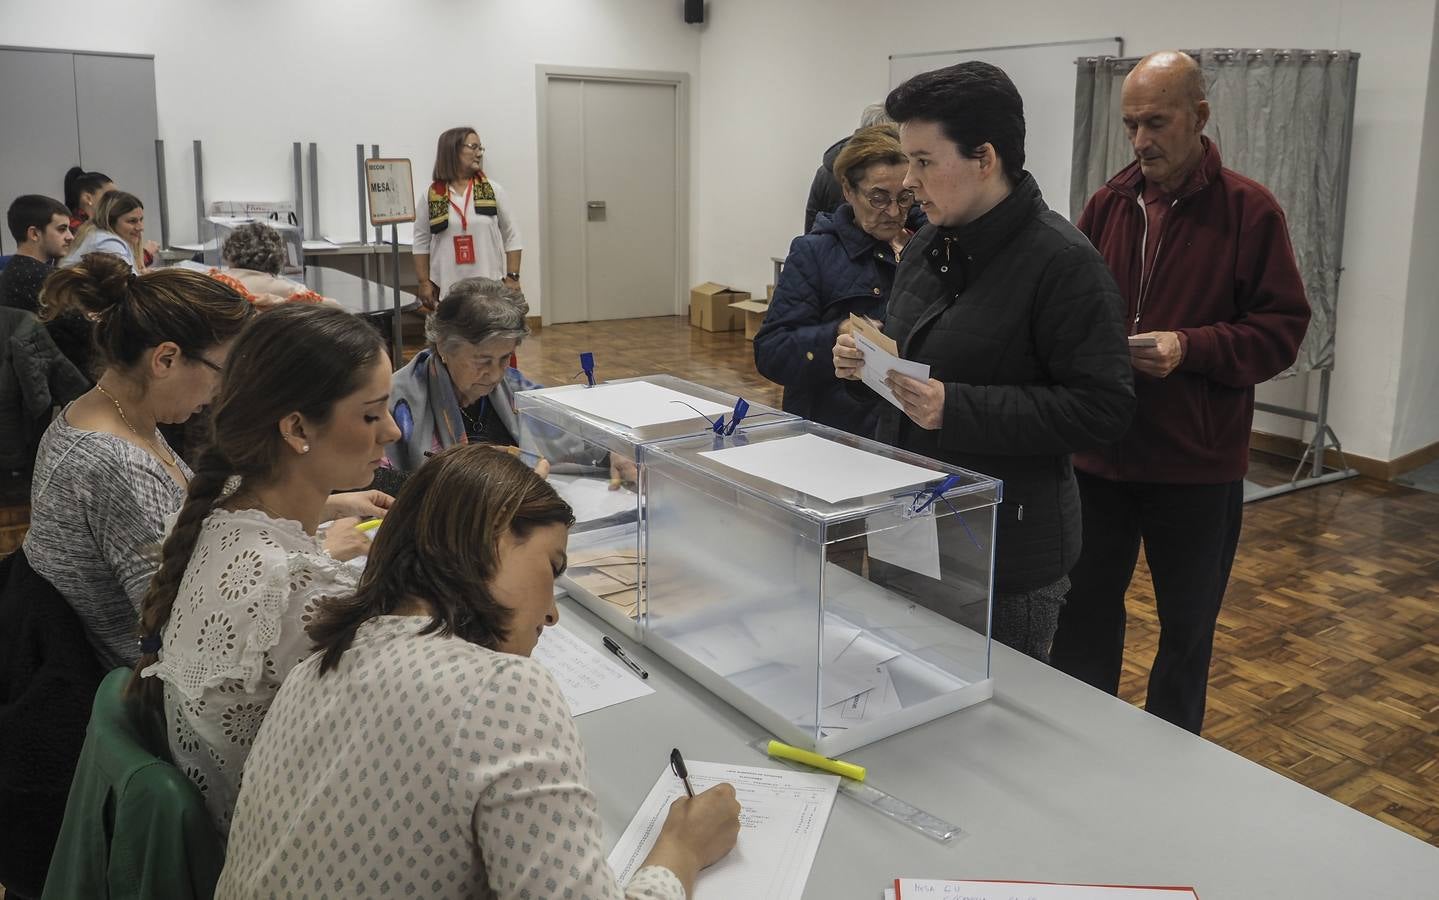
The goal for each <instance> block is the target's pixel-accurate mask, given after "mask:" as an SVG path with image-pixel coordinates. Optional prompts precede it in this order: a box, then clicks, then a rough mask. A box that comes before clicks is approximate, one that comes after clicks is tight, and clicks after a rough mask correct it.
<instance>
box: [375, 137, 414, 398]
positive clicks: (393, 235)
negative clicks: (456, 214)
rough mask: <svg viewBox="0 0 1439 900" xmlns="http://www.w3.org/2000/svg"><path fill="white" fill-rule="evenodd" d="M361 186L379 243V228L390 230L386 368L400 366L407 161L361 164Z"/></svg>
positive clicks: (409, 179)
mask: <svg viewBox="0 0 1439 900" xmlns="http://www.w3.org/2000/svg"><path fill="white" fill-rule="evenodd" d="M365 185H366V188H367V192H368V195H369V198H370V224H371V225H373V226H374V227H375V235H376V237H379V238H381V240H383V237H382V236H383V234H384V232H383V230H382V229H381V227H380V226H382V225H389V226H390V283H391V285H392V286H393V287H394V312H393V313H392V315H391V317H390V341H391V344H392V349H391V351H390V364H391V365H392V366H394V368H396V369H398V368H400V366H402V365H404V363H405V360H404V354H405V339H404V335H403V333H402V330H401V328H400V225H399V223H401V222H413V221H415V187H414V178H413V176H412V174H411V169H410V161H409V160H408V159H380V158H375V157H372V158H370V159H367V160H365Z"/></svg>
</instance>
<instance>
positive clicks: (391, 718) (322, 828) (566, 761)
mask: <svg viewBox="0 0 1439 900" xmlns="http://www.w3.org/2000/svg"><path fill="white" fill-rule="evenodd" d="M573 522H574V516H573V514H572V512H571V511H570V507H569V505H568V504H566V503H565V502H564V501H563V500H562V499H560V497H559V495H558V494H556V493H555V491H554V489H553V488H552V487H550V485H549V484H548V483H546V482H545V481H544V480H543V479H541V478H540V477H539V476H538V475H536V474H535V473H534V472H533V471H531V470H530V469H529V468H528V467H526V466H525V465H524V464H523V463H522V462H520V461H518V460H516V459H514V458H513V457H511V456H509V455H508V454H505V453H502V452H498V451H496V450H493V449H491V448H488V447H485V446H483V445H474V444H470V445H463V446H457V447H453V448H451V449H449V450H446V451H444V452H443V453H440V454H438V455H437V456H435V457H434V458H432V459H431V460H430V461H429V462H428V463H426V464H425V465H424V466H422V467H421V468H420V469H419V471H418V472H416V474H415V475H414V476H412V477H411V478H410V480H409V481H408V482H407V483H406V485H405V487H404V488H403V489H402V490H401V492H400V495H399V497H398V498H397V499H396V501H395V505H394V507H393V509H391V511H390V514H389V516H387V517H386V520H385V524H384V526H383V527H382V528H381V529H380V531H379V534H378V536H377V537H376V539H375V544H374V547H373V548H372V550H371V553H370V558H369V564H368V566H367V567H366V569H365V574H364V576H363V577H362V578H361V580H360V586H359V590H358V591H357V592H356V593H355V594H354V595H353V596H352V597H349V598H344V599H341V598H327V599H325V600H324V601H322V602H321V604H320V608H319V610H318V612H317V614H316V616H315V619H314V621H313V622H312V623H311V625H310V629H309V630H310V634H311V636H312V637H314V639H315V643H316V646H317V648H318V650H319V651H320V652H317V653H316V654H315V655H313V656H311V657H310V658H309V659H307V660H305V661H304V662H303V663H301V664H300V665H299V666H297V667H296V668H295V669H294V670H293V671H292V672H291V673H290V676H289V677H288V678H287V679H286V680H285V683H284V685H283V686H282V687H281V689H280V693H279V696H278V697H276V698H275V702H274V704H273V706H272V707H271V710H270V714H269V716H268V717H267V718H266V720H265V725H264V727H263V728H262V729H261V731H260V735H259V738H258V739H257V740H256V743H255V747H254V750H253V752H252V753H251V754H250V757H249V761H248V762H247V763H246V766H245V786H244V789H243V790H242V791H241V794H240V801H239V806H238V808H237V809H236V812H235V819H234V824H233V826H232V827H231V830H230V844H229V850H228V856H227V859H226V863H225V870H224V872H223V873H222V874H221V876H220V884H219V887H218V889H217V890H216V897H217V898H221V900H227V898H259V897H270V896H279V895H282V894H285V893H286V892H293V893H295V894H297V895H303V896H305V897H309V898H325V897H336V898H340V897H345V898H348V897H354V896H359V895H360V894H361V893H364V894H365V895H366V896H379V895H382V894H388V895H392V896H397V897H400V896H403V897H409V896H422V897H427V898H431V900H444V898H456V900H458V898H462V897H463V898H503V900H518V898H525V897H531V898H540V897H568V898H573V900H617V898H620V897H625V898H641V897H645V898H664V900H682V898H684V897H686V896H688V895H689V894H690V893H691V892H692V890H693V887H694V879H695V876H696V873H697V872H698V871H699V870H700V869H702V868H704V867H705V866H707V865H709V864H711V863H713V862H715V861H717V860H719V859H720V858H721V857H723V856H724V855H725V854H726V853H728V852H729V851H730V849H731V848H732V847H733V846H734V844H735V840H736V838H737V836H738V834H739V804H738V803H737V802H736V801H735V794H734V789H733V788H732V787H731V786H730V785H727V784H721V785H717V786H715V787H713V788H710V789H709V790H707V791H705V792H703V793H701V794H698V795H696V796H695V797H693V798H692V799H680V800H678V801H676V803H675V804H674V805H673V806H672V807H671V808H670V814H669V817H668V818H667V819H666V821H665V824H664V826H663V828H662V830H661V832H660V835H659V838H658V840H657V841H656V843H655V846H654V849H653V851H652V852H651V853H650V855H649V857H648V858H647V859H646V860H645V865H644V867H643V868H641V869H640V870H639V871H638V872H637V873H636V874H635V876H634V878H633V879H632V880H631V881H630V883H629V885H628V886H627V887H625V888H621V887H619V885H617V884H616V882H615V876H614V873H613V872H612V871H611V870H610V868H609V866H608V864H607V863H606V862H605V845H604V840H603V837H602V834H601V828H600V821H599V813H598V809H597V806H596V801H595V795H594V793H593V792H592V791H591V790H590V788H589V779H588V772H587V768H588V767H587V764H586V761H585V755H584V749H583V747H582V746H581V744H580V739H579V733H578V730H577V729H576V728H575V725H574V720H573V719H572V718H571V717H570V712H569V708H568V707H567V706H566V704H565V700H564V697H563V695H562V694H561V693H560V689H559V685H558V684H557V683H556V682H555V680H554V678H553V677H552V676H551V675H550V674H549V672H548V671H547V670H546V669H545V668H544V667H543V666H542V665H540V664H539V663H537V662H535V661H534V660H532V659H530V658H529V655H530V651H531V650H533V649H534V647H535V644H536V642H538V641H539V638H540V634H541V632H543V631H544V629H545V627H546V626H548V625H553V624H554V623H555V621H556V620H557V619H558V617H559V611H558V610H557V609H556V607H555V601H554V593H553V587H554V579H555V576H556V575H558V574H559V573H560V572H562V571H563V570H564V567H565V544H566V540H567V537H568V530H569V526H570V525H572V524H573Z"/></svg>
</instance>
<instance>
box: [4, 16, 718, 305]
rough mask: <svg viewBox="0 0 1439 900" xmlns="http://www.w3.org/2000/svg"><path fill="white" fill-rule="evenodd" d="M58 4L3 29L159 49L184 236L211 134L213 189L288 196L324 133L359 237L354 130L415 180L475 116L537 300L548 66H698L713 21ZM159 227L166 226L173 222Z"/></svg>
mask: <svg viewBox="0 0 1439 900" xmlns="http://www.w3.org/2000/svg"><path fill="white" fill-rule="evenodd" d="M57 9H58V8H55V7H52V6H50V5H47V4H43V3H10V2H6V3H3V4H0V43H5V44H18V45H30V46H45V47H62V48H66V49H76V50H108V51H120V52H131V53H151V54H154V56H155V92H156V100H157V102H158V105H159V114H160V137H161V138H163V139H164V140H165V149H166V157H167V159H166V173H167V182H168V188H169V194H170V198H169V201H170V202H169V207H170V212H171V241H172V242H176V241H183V240H188V239H193V237H194V235H195V225H194V212H193V210H194V172H193V168H192V165H191V159H192V156H191V142H192V141H193V140H195V139H197V138H198V139H200V140H202V141H203V142H204V169H205V192H206V195H207V197H208V198H209V199H290V198H291V197H292V195H293V193H294V190H293V175H292V174H291V164H290V160H291V154H292V151H291V145H292V144H293V142H295V141H303V142H305V143H306V144H308V143H309V142H310V141H315V142H317V143H318V144H319V153H320V169H321V178H320V181H321V187H322V198H321V204H320V205H321V218H320V224H321V229H322V231H323V232H324V233H325V234H330V235H337V236H339V237H342V238H346V239H350V240H353V239H355V238H356V237H357V234H356V232H357V230H358V221H357V220H358V215H357V209H356V196H355V192H356V187H355V144H357V143H361V142H363V143H364V144H365V145H366V150H367V152H368V146H369V145H370V144H372V143H378V144H379V145H380V149H381V152H382V153H384V154H385V155H387V156H401V157H409V158H411V159H412V160H413V161H414V168H415V180H416V182H417V184H416V189H417V190H418V189H419V186H420V183H421V182H423V181H428V179H429V174H430V167H431V165H432V163H433V161H434V153H435V139H436V138H437V137H438V136H439V133H440V132H441V131H443V130H444V129H446V128H449V127H451V126H453V125H459V124H470V125H474V126H475V127H476V128H478V129H479V131H480V137H481V139H482V140H483V142H484V144H485V150H486V153H485V168H486V171H487V173H488V174H490V175H491V176H492V177H494V179H495V180H496V181H498V182H499V183H501V184H502V185H503V186H504V187H505V188H506V190H507V191H508V192H509V194H510V198H511V200H512V202H513V203H514V205H515V207H516V211H517V218H518V220H519V223H520V227H521V229H522V232H523V234H524V238H525V246H526V250H525V254H524V275H525V277H524V281H525V288H526V293H527V295H528V297H529V299H530V302H531V305H532V306H533V307H534V309H535V311H536V312H537V311H538V309H539V307H540V305H541V303H542V298H541V297H540V292H539V288H540V277H539V276H540V263H541V254H542V251H543V248H542V247H541V246H540V243H541V242H540V238H541V237H542V234H541V230H540V225H541V223H540V217H539V181H538V179H539V168H538V149H537V123H536V112H535V66H536V65H537V64H539V63H554V64H562V65H572V66H593V67H604V68H627V69H644V70H652V71H675V72H686V73H689V74H690V75H691V77H692V78H693V77H694V75H695V74H696V73H697V71H698V62H699V30H698V29H696V28H695V27H694V26H689V25H685V24H684V21H683V18H682V16H681V14H680V5H679V4H678V3H677V2H670V0H510V2H503V0H246V2H243V3H238V2H233V0H143V2H135V0H103V2H101V0H70V2H68V3H66V4H65V6H64V10H63V12H62V11H57ZM69 23H97V24H95V25H94V26H93V27H92V26H90V25H86V26H84V27H76V26H74V25H72V24H69ZM692 120H693V113H692ZM306 153H307V154H308V148H307V149H306ZM307 159H308V157H307ZM307 164H308V163H307ZM61 174H63V173H62V172H61V171H58V170H57V172H56V182H57V184H58V182H59V180H60V175H61ZM307 191H308V189H307ZM145 199H146V200H147V203H150V204H151V205H152V206H153V198H145ZM305 202H306V204H307V205H308V203H309V197H308V193H307V196H306V200H305ZM150 229H152V230H153V231H154V232H155V233H154V235H153V236H154V237H156V238H158V236H159V224H158V221H156V222H154V223H153V224H151V225H150ZM691 234H693V226H691ZM407 235H408V229H406V228H403V227H402V232H401V237H402V239H403V238H405V237H407ZM387 236H388V232H387ZM691 253H693V247H692V248H691Z"/></svg>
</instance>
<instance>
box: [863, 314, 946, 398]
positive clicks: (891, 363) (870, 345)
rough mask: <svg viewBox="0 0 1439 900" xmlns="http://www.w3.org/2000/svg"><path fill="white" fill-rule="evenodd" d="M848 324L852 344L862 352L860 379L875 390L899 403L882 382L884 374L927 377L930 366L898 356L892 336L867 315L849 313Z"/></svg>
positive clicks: (924, 379)
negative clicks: (852, 339)
mask: <svg viewBox="0 0 1439 900" xmlns="http://www.w3.org/2000/svg"><path fill="white" fill-rule="evenodd" d="M849 325H850V332H849V333H850V336H851V337H853V338H854V344H855V346H856V347H858V348H859V351H860V352H861V353H863V354H864V368H862V369H860V372H859V377H860V380H861V381H863V382H864V383H865V384H867V385H869V386H870V388H871V389H872V390H873V391H874V392H875V393H876V394H879V395H880V396H881V397H883V398H884V399H886V400H888V401H889V402H890V403H892V404H894V405H895V406H897V407H898V406H900V402H899V400H898V399H897V398H896V397H895V396H894V391H891V390H890V389H889V387H888V385H886V384H885V383H884V379H885V376H886V375H888V374H889V373H890V372H898V373H899V374H901V375H908V376H909V377H910V378H916V379H918V380H920V381H928V380H929V366H927V365H925V364H924V363H917V362H911V361H909V360H907V359H901V358H900V356H899V347H898V345H896V344H895V342H894V338H891V337H888V336H886V335H885V334H883V333H882V332H881V331H880V330H879V328H878V327H876V326H875V324H874V323H873V322H871V321H870V320H869V319H865V318H862V317H860V316H857V315H855V314H854V313H850V314H849Z"/></svg>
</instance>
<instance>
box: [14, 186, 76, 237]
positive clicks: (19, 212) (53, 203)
mask: <svg viewBox="0 0 1439 900" xmlns="http://www.w3.org/2000/svg"><path fill="white" fill-rule="evenodd" d="M55 216H64V217H65V221H66V222H69V220H70V210H68V209H66V208H65V204H63V203H61V202H60V201H59V200H56V199H54V198H52V197H46V196H45V195H44V194H22V195H20V196H19V197H16V198H15V202H14V203H11V204H10V209H9V210H8V211H7V212H6V213H5V221H6V224H8V225H9V226H10V236H11V237H13V238H14V239H15V243H17V244H23V243H25V241H26V237H25V233H26V232H28V231H29V230H30V229H31V228H38V229H40V230H41V231H44V230H45V229H46V228H48V227H49V226H50V220H51V219H52V218H54V217H55Z"/></svg>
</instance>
